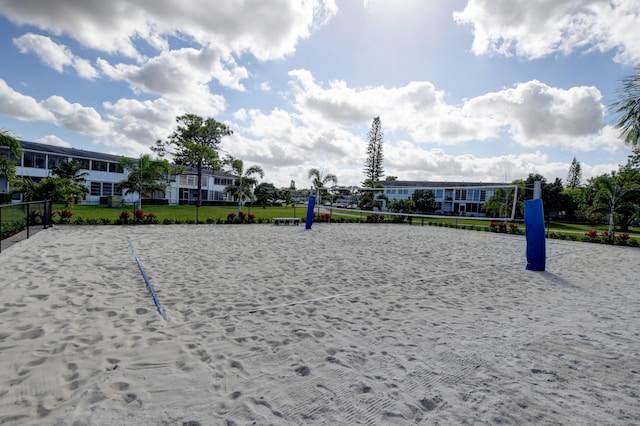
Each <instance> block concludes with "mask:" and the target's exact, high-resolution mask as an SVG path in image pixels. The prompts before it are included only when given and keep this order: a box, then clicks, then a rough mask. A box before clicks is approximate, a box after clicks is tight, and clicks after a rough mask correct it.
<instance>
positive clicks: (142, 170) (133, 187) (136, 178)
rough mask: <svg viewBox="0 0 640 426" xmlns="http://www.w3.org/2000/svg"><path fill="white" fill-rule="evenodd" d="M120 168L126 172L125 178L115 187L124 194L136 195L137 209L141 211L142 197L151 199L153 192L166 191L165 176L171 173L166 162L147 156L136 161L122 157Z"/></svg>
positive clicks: (142, 156)
mask: <svg viewBox="0 0 640 426" xmlns="http://www.w3.org/2000/svg"><path fill="white" fill-rule="evenodd" d="M119 164H120V166H122V168H123V169H124V170H125V171H126V172H127V178H126V179H125V180H123V181H121V182H119V183H118V184H117V185H116V189H117V190H118V191H124V193H125V194H132V193H138V209H142V197H150V198H152V197H153V194H154V192H156V191H161V192H164V191H165V190H166V189H167V185H168V183H167V182H166V175H168V174H169V173H170V172H171V166H170V165H169V162H168V161H167V160H154V159H152V158H151V156H150V155H149V154H144V155H141V156H140V158H138V159H137V160H134V159H131V158H127V157H123V158H121V159H120V161H119Z"/></svg>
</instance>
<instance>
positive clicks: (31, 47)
mask: <svg viewBox="0 0 640 426" xmlns="http://www.w3.org/2000/svg"><path fill="white" fill-rule="evenodd" d="M13 44H14V45H15V46H16V47H18V48H19V49H20V52H21V53H33V54H34V55H36V56H37V57H38V58H39V59H40V61H42V63H44V64H45V65H48V66H50V67H51V68H53V69H54V70H56V71H58V72H63V71H64V68H65V67H71V68H74V69H75V70H76V73H77V74H78V75H79V76H80V77H82V78H87V79H93V78H96V77H97V76H98V71H96V69H95V68H94V67H93V66H92V65H91V63H90V62H89V61H87V60H86V59H82V58H79V57H77V56H75V55H74V54H73V53H72V52H71V49H69V48H68V47H67V46H64V45H61V44H58V43H55V42H54V41H53V40H51V39H50V38H49V37H45V36H41V35H37V34H32V33H28V34H24V35H22V36H20V37H17V38H14V39H13Z"/></svg>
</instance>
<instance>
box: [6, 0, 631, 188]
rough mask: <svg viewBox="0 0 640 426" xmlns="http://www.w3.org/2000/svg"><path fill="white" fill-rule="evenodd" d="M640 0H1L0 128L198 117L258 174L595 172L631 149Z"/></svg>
mask: <svg viewBox="0 0 640 426" xmlns="http://www.w3.org/2000/svg"><path fill="white" fill-rule="evenodd" d="M639 41H640V2H639V1H638V0H563V1H557V0H428V1H427V0H216V1H213V0H110V1H103V0H56V1H51V0H0V51H1V52H2V61H0V128H3V129H5V130H9V131H11V132H12V133H13V134H14V135H15V136H17V137H18V138H19V139H21V140H25V141H31V142H41V143H46V144H51V145H57V146H66V147H73V148H79V149H84V150H90V151H98V152H105V153H111V154H119V155H127V156H132V157H137V156H139V155H141V154H147V153H150V150H149V147H151V146H153V145H154V144H155V142H156V141H157V140H159V139H160V140H166V139H167V138H168V137H169V136H170V135H171V133H172V132H173V131H174V130H175V128H176V124H177V123H176V117H178V116H180V115H183V114H186V113H193V114H197V115H199V116H202V117H206V118H209V117H211V118H214V119H215V120H217V121H219V122H222V123H225V124H226V125H228V126H229V127H230V129H231V130H233V132H234V133H233V135H232V136H229V137H225V138H224V139H223V142H222V145H221V148H222V150H223V155H224V153H229V154H231V155H233V156H234V157H236V158H240V159H242V160H243V161H244V164H245V167H250V166H253V165H259V166H261V167H262V168H263V170H264V172H265V175H264V178H263V179H262V182H269V183H273V184H274V185H275V186H276V187H288V186H289V185H290V184H291V181H294V183H295V186H296V187H297V188H308V187H310V186H311V181H310V179H309V177H308V171H309V169H311V168H316V169H319V170H321V171H322V173H323V175H326V174H329V173H331V174H334V175H335V176H336V177H337V178H338V184H339V185H344V186H352V185H360V183H361V182H362V181H363V180H364V179H365V178H366V177H365V175H364V164H365V160H366V148H367V133H368V131H369V130H370V128H371V124H372V122H373V119H374V117H376V116H379V117H380V120H381V123H382V131H383V133H384V139H383V140H384V142H383V149H384V151H383V155H384V161H383V168H384V172H385V173H384V174H385V176H396V177H397V178H398V179H399V180H421V181H426V180H432V181H455V182H458V181H466V182H511V181H513V180H515V179H522V178H526V177H527V176H528V175H529V174H530V173H538V174H541V175H542V176H544V177H545V178H546V179H547V181H553V180H554V179H555V178H560V179H562V180H563V182H565V180H566V178H567V173H568V171H569V167H570V164H571V162H572V160H573V158H574V157H575V158H576V159H577V161H579V162H580V165H581V168H582V175H583V181H586V179H588V178H590V177H593V176H597V175H600V174H603V173H609V172H611V171H612V170H616V169H617V168H618V165H620V164H625V163H626V161H627V156H628V155H630V154H631V151H630V149H629V147H627V146H625V145H624V143H623V141H622V140H621V138H620V137H619V133H618V131H617V130H616V129H615V128H614V127H613V126H614V124H615V120H616V115H615V114H614V112H613V111H612V108H610V105H611V104H612V103H613V102H615V100H616V99H617V97H618V96H619V92H618V90H619V88H620V86H621V84H620V81H621V80H622V79H623V78H625V77H628V76H630V75H633V74H635V72H636V68H635V67H637V66H638V65H640V43H639Z"/></svg>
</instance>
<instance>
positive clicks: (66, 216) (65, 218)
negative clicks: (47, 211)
mask: <svg viewBox="0 0 640 426" xmlns="http://www.w3.org/2000/svg"><path fill="white" fill-rule="evenodd" d="M58 216H60V223H69V222H71V217H72V216H73V213H71V212H70V211H69V210H62V211H59V212H58Z"/></svg>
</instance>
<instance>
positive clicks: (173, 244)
mask: <svg viewBox="0 0 640 426" xmlns="http://www.w3.org/2000/svg"><path fill="white" fill-rule="evenodd" d="M132 248H133V249H135V251H136V252H137V254H138V257H139V260H140V262H141V265H143V268H144V270H145V271H146V275H147V277H148V279H149V281H150V282H151V284H152V285H153V287H154V289H155V292H156V295H157V297H158V300H159V301H160V303H161V305H162V307H163V309H164V311H165V313H166V316H167V319H168V321H165V320H164V319H163V318H162V317H161V315H160V314H159V313H158V311H157V310H156V306H155V305H154V302H153V299H152V297H151V295H150V293H149V291H148V289H147V287H146V284H145V280H144V279H143V275H142V274H141V271H140V269H139V267H138V265H137V263H136V260H135V256H134V253H133V250H132ZM547 255H548V260H547V271H546V272H531V271H526V270H525V264H526V261H525V239H524V237H523V236H512V235H499V234H493V233H487V232H472V231H461V230H453V229H443V228H435V227H420V226H408V225H390V224H389V225H382V224H380V225H375V224H332V225H327V224H314V226H313V229H312V230H310V231H305V229H304V227H303V226H299V227H294V226H289V227H285V226H279V227H276V226H271V225H254V226H232V225H224V226H223V225H197V226H195V225H176V226H137V227H115V226H108V227H107V226H104V227H103V226H66V227H65V226H56V227H54V228H51V229H47V230H44V231H42V232H39V233H38V234H36V235H34V236H33V237H32V238H30V239H29V240H26V241H22V242H20V243H18V244H15V245H14V246H12V247H10V248H9V249H7V250H3V252H2V253H1V254H0V294H1V298H0V324H2V327H1V329H0V424H11V425H13V424H15V425H18V424H20V425H23V424H33V425H35V424H56V425H83V424H169V425H174V424H175V425H183V424H189V425H198V424H200V425H219V424H227V425H245V424H256V425H301V424H310V425H338V424H340V425H353V424H374V425H376V424H384V425H387V424H397V425H407V424H463V423H467V424H499V423H501V424H518V425H522V424H547V425H554V424H557V425H564V424H589V425H602V424H607V425H631V424H639V423H640V404H638V400H639V398H640V336H639V333H640V331H639V330H640V296H639V294H640V292H639V290H638V286H639V279H638V277H639V276H640V274H639V273H640V265H639V262H638V259H639V258H640V251H638V249H634V248H626V247H613V246H604V245H597V244H588V243H572V242H565V241H556V240H549V241H548V242H547Z"/></svg>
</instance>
